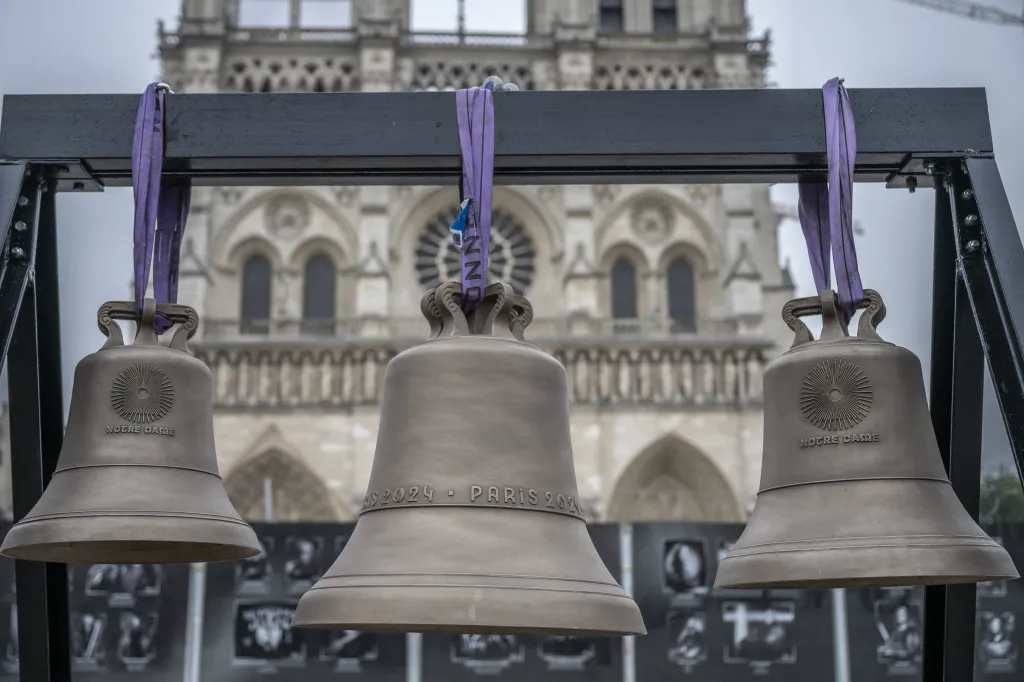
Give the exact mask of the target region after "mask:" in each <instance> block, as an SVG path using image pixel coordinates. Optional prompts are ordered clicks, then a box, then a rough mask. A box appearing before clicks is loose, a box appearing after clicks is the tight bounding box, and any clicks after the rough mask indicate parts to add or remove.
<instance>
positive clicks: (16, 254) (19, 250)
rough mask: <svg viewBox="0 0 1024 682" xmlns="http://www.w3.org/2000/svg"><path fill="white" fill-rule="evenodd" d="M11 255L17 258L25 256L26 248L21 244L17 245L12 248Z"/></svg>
mask: <svg viewBox="0 0 1024 682" xmlns="http://www.w3.org/2000/svg"><path fill="white" fill-rule="evenodd" d="M11 255H12V256H14V257H15V258H24V257H25V249H23V248H21V247H20V246H15V247H14V248H13V249H11Z"/></svg>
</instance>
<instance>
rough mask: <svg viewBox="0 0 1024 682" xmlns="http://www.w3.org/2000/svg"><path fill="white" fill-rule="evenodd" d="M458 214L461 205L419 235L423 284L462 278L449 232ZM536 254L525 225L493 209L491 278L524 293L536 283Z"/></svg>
mask: <svg viewBox="0 0 1024 682" xmlns="http://www.w3.org/2000/svg"><path fill="white" fill-rule="evenodd" d="M458 215H459V211H458V208H451V209H448V210H445V211H442V212H441V213H438V214H437V215H436V216H434V218H433V219H432V220H431V221H430V222H429V223H428V224H427V228H426V229H425V230H424V231H423V234H422V235H420V240H419V242H417V244H416V251H415V253H414V256H415V260H414V266H415V268H416V277H417V279H418V280H419V283H420V286H422V287H426V288H430V287H436V286H437V285H438V284H440V283H441V282H446V281H448V280H450V279H458V278H459V276H460V273H459V269H460V268H461V265H460V254H459V249H458V248H457V247H456V246H455V243H454V242H453V241H452V238H451V233H450V232H449V231H448V228H449V226H451V224H452V223H453V222H455V219H456V218H457V217H458ZM536 257H537V253H536V251H535V250H534V248H533V241H532V240H531V239H530V235H529V234H527V232H526V230H525V228H523V226H522V224H521V223H520V222H519V221H518V220H516V219H515V218H514V217H513V216H512V215H510V214H508V213H505V212H504V211H502V210H500V209H496V210H494V211H492V212H491V256H490V259H489V261H488V268H487V269H488V275H489V277H490V279H492V280H498V281H501V282H506V283H507V284H511V285H512V288H513V289H515V291H516V293H517V294H525V293H526V292H527V290H528V289H529V288H530V285H531V284H533V276H534V260H535V259H536Z"/></svg>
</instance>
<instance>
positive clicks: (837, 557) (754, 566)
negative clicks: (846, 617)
mask: <svg viewBox="0 0 1024 682" xmlns="http://www.w3.org/2000/svg"><path fill="white" fill-rule="evenodd" d="M741 540H742V538H741ZM989 542H990V543H991V544H988V543H986V544H984V545H977V546H974V547H971V548H970V549H965V548H964V547H963V546H962V545H956V546H941V545H932V546H928V547H907V546H901V545H898V544H893V545H891V546H888V547H877V548H868V547H861V546H856V545H853V546H848V547H835V546H834V547H832V548H831V549H815V550H806V551H802V552H800V555H799V557H797V556H794V553H793V552H785V551H780V552H763V553H759V554H754V555H740V556H729V555H727V556H726V557H725V558H724V559H723V560H722V562H721V563H720V564H719V566H718V573H717V575H716V576H715V584H714V588H715V589H751V590H753V589H829V588H849V589H861V588H870V587H909V586H915V585H960V584H967V583H981V582H987V581H990V580H1015V579H1017V578H1019V577H1020V573H1019V571H1018V570H1017V567H1016V566H1015V565H1014V563H1013V559H1012V558H1010V555H1009V553H1008V552H1007V551H1006V550H1005V549H1003V548H1002V547H1000V546H999V545H998V544H997V543H996V542H994V541H992V540H990V541H989ZM735 549H741V548H740V547H738V546H737V547H736V548H735ZM780 549H781V546H780ZM771 575H777V576H784V577H780V578H778V579H765V578H764V577H763V576H771ZM744 576H758V577H757V578H746V577H744ZM825 576H827V577H825Z"/></svg>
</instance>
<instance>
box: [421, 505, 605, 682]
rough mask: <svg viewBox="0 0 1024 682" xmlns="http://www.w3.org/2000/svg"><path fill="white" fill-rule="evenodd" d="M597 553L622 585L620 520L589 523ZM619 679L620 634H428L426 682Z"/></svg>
mask: <svg viewBox="0 0 1024 682" xmlns="http://www.w3.org/2000/svg"><path fill="white" fill-rule="evenodd" d="M587 529H588V530H589V532H590V537H591V539H592V540H593V541H594V546H595V547H596V548H597V553H598V555H599V556H600V557H601V559H602V560H603V561H604V563H605V566H607V567H608V571H609V572H610V573H611V574H612V577H613V578H614V579H615V580H616V581H617V582H619V583H620V584H621V572H620V565H621V560H620V555H619V547H620V544H619V535H620V530H619V526H618V524H588V526H587ZM481 679H497V680H502V681H506V680H507V681H510V682H512V681H515V682H520V681H521V682H548V681H550V682H555V681H557V682H619V681H620V680H621V679H622V638H621V637H516V636H510V635H450V636H446V635H424V636H423V680H424V682H432V681H435V680H436V681H438V682H441V681H443V682H478V681H479V680H481Z"/></svg>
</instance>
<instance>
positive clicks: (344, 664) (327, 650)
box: [319, 630, 378, 673]
mask: <svg viewBox="0 0 1024 682" xmlns="http://www.w3.org/2000/svg"><path fill="white" fill-rule="evenodd" d="M377 656H378V650H377V635H375V634H373V633H370V632H360V631H359V630H338V631H335V632H331V633H330V634H329V635H328V636H327V641H326V644H325V645H324V648H323V649H322V650H321V651H320V654H319V659H320V660H321V661H333V662H334V671H335V672H339V673H358V672H362V670H363V664H364V663H369V662H371V661H376V660H377Z"/></svg>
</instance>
